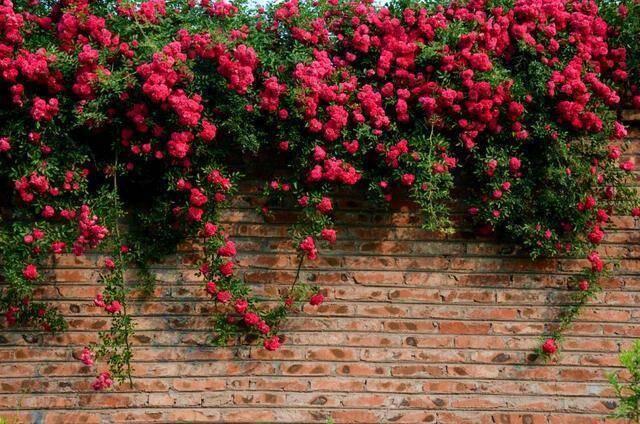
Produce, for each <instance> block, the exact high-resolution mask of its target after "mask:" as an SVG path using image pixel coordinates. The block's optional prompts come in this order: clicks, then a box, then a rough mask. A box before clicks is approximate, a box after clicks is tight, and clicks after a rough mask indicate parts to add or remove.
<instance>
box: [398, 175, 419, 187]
mask: <svg viewBox="0 0 640 424" xmlns="http://www.w3.org/2000/svg"><path fill="white" fill-rule="evenodd" d="M415 180H416V177H415V175H413V174H403V175H402V178H400V181H401V182H402V184H403V185H406V186H411V185H413V182H414V181H415Z"/></svg>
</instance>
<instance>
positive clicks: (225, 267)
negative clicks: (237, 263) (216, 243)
mask: <svg viewBox="0 0 640 424" xmlns="http://www.w3.org/2000/svg"><path fill="white" fill-rule="evenodd" d="M218 270H219V271H220V273H221V274H222V275H224V276H225V277H230V276H231V275H233V262H231V261H229V262H225V263H223V264H221V265H220V266H219V267H218Z"/></svg>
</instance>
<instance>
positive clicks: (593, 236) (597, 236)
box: [589, 225, 604, 244]
mask: <svg viewBox="0 0 640 424" xmlns="http://www.w3.org/2000/svg"><path fill="white" fill-rule="evenodd" d="M603 237H604V231H602V230H601V229H600V226H599V225H596V226H595V227H593V230H592V231H591V232H590V233H589V241H590V242H591V243H593V244H598V243H600V242H601V241H602V238H603Z"/></svg>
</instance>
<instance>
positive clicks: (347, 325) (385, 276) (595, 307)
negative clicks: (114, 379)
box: [0, 113, 640, 424]
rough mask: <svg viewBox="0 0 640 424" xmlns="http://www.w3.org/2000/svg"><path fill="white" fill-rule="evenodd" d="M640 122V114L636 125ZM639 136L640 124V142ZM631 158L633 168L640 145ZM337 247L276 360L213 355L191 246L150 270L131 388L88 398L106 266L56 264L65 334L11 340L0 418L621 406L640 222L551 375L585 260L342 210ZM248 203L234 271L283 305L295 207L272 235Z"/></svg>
mask: <svg viewBox="0 0 640 424" xmlns="http://www.w3.org/2000/svg"><path fill="white" fill-rule="evenodd" d="M626 116H627V119H629V120H634V119H635V120H637V119H639V118H640V116H639V115H638V114H635V115H634V114H630V113H629V114H627V115H626ZM637 127H639V125H637V124H636V128H637ZM630 137H631V139H632V143H631V146H630V149H629V150H628V153H627V154H628V155H631V156H632V157H635V158H636V162H640V161H639V160H637V159H638V158H639V157H640V130H638V129H634V130H632V131H630ZM338 201H339V203H341V210H343V212H342V213H340V214H339V215H338V223H339V225H338V232H339V241H338V243H337V245H336V246H335V248H334V249H333V250H331V251H323V252H322V255H321V256H320V258H319V259H318V260H317V261H315V262H312V263H310V262H306V263H305V265H304V267H303V269H302V273H301V278H302V279H303V280H305V281H312V282H315V283H317V284H319V285H320V286H321V287H323V289H324V292H325V294H326V295H327V296H328V302H327V303H325V304H324V305H322V306H320V307H317V308H316V307H311V306H308V305H307V307H306V308H305V312H304V313H303V314H302V315H299V316H296V317H293V318H291V319H290V320H289V321H288V324H287V327H286V335H287V340H286V344H285V346H284V347H283V348H282V350H280V351H278V352H267V351H265V350H263V349H261V348H257V347H234V348H218V347H211V346H207V344H206V343H207V337H208V335H209V331H208V329H210V328H211V324H210V319H209V313H210V312H211V310H212V304H211V303H210V302H207V301H206V299H205V296H204V293H203V290H202V283H201V281H199V280H198V279H197V278H196V277H195V275H194V272H193V270H192V269H189V263H190V262H191V261H192V259H193V257H192V256H193V255H192V253H191V251H192V249H193V246H190V245H186V244H185V245H184V246H182V247H181V254H180V255H177V256H174V257H170V258H166V259H165V260H163V261H162V262H161V263H160V264H158V265H156V266H154V270H155V272H156V273H157V275H158V277H159V281H158V284H157V287H156V289H155V293H154V294H153V297H152V298H151V299H150V300H144V299H141V298H138V299H137V300H135V301H132V302H131V307H130V310H131V313H132V314H133V315H134V316H135V320H136V323H137V332H136V336H135V338H134V340H133V344H134V351H135V355H134V357H135V362H134V368H135V372H134V374H135V375H134V387H133V388H130V387H129V386H128V385H127V384H122V385H120V386H119V387H118V388H117V389H116V390H115V391H112V392H107V393H95V392H93V390H92V389H91V387H90V384H91V382H92V380H93V375H94V373H95V370H94V369H91V368H89V367H85V366H83V365H82V364H81V363H80V362H79V361H77V360H76V359H75V358H74V357H73V353H74V352H75V353H76V354H77V352H78V351H79V350H80V349H81V347H82V346H84V345H85V344H88V343H90V342H92V341H95V340H96V339H97V332H98V331H100V330H104V329H106V328H108V325H109V318H108V317H107V316H105V315H103V314H101V313H99V312H98V311H97V310H96V309H97V308H95V307H93V306H92V303H91V299H92V298H93V297H94V296H95V294H96V293H97V292H99V291H100V290H101V287H100V286H99V285H97V284H96V283H95V281H96V272H95V269H94V267H95V263H96V261H98V260H100V257H99V256H98V255H89V256H88V257H84V258H75V257H72V256H67V257H63V258H61V259H60V260H59V261H58V263H57V265H56V267H55V271H53V276H54V278H55V284H51V285H48V286H46V287H42V288H41V289H40V290H39V294H40V295H41V296H42V297H44V298H48V299H51V301H52V302H54V303H56V304H57V305H58V306H59V308H60V309H61V310H62V311H63V312H64V314H65V315H66V316H67V317H68V321H69V331H67V332H66V333H64V334H61V335H58V336H54V337H52V336H42V335H40V334H38V333H30V332H26V331H22V330H11V331H3V332H2V333H0V417H4V418H8V419H9V422H12V421H11V420H13V419H15V420H17V421H18V422H27V423H31V422H35V423H40V422H43V423H58V422H64V423H86V424H89V423H103V422H123V421H126V422H135V421H139V422H183V421H186V422H194V421H198V422H248V423H255V422H281V423H290V422H291V423H294V422H295V423H298V422H318V423H325V422H327V420H328V418H329V417H331V418H332V419H333V420H334V421H335V422H345V423H357V422H362V423H378V422H394V423H417V422H428V423H491V424H493V423H498V424H502V423H505V424H506V423H523V424H560V423H562V424H571V423H576V424H577V423H580V424H583V423H601V422H604V421H605V418H604V417H606V415H607V414H608V413H610V411H611V410H612V409H613V408H614V407H615V399H613V398H612V391H611V390H610V388H609V385H608V383H607V381H606V374H607V373H608V372H611V371H615V370H616V369H617V368H616V367H617V366H618V359H617V356H618V354H619V351H620V350H621V349H622V348H625V347H626V346H628V345H629V344H630V343H631V342H632V341H633V340H634V339H635V338H637V337H639V336H640V307H639V306H638V303H639V300H640V260H639V259H640V231H639V228H640V225H639V224H638V222H636V221H634V220H633V219H632V218H630V217H615V218H614V224H615V226H616V227H617V228H616V230H615V231H614V232H611V233H609V234H608V235H607V237H606V239H605V243H604V244H603V246H602V249H601V251H602V252H603V253H604V254H605V255H607V256H610V257H615V258H618V259H620V268H619V270H618V271H617V273H616V275H615V277H614V278H610V279H607V280H605V281H603V283H602V284H603V286H604V287H605V291H604V292H603V293H601V294H600V295H599V296H598V297H597V298H596V299H595V300H594V301H593V302H592V303H591V304H590V305H589V306H588V307H587V308H585V310H584V311H583V313H582V314H581V315H580V318H579V320H578V321H577V322H576V323H575V325H574V326H573V327H572V328H571V330H570V331H569V332H568V333H567V339H566V341H565V342H564V344H563V346H564V353H563V354H562V355H561V357H560V358H559V360H558V361H556V362H554V363H552V364H546V365H545V364H540V363H535V362H532V361H531V352H532V349H533V348H535V347H536V346H537V345H538V343H539V337H540V335H541V334H542V333H543V332H544V331H545V328H546V326H547V325H548V324H549V322H550V321H552V320H553V319H554V318H555V317H556V316H557V314H558V311H559V308H560V307H561V306H562V305H563V304H564V303H566V301H567V298H568V292H567V291H566V290H565V286H566V284H565V282H566V277H567V275H569V274H570V273H571V272H573V271H576V270H578V269H579V268H580V267H582V266H583V265H584V261H580V260H571V259H547V260H540V261H537V262H532V261H530V260H529V259H528V257H527V256H526V254H523V253H522V252H519V251H518V250H517V249H514V248H513V246H506V245H501V244H498V243H496V242H495V241H493V240H489V239H478V238H474V237H472V236H471V235H470V234H469V233H468V231H466V230H465V228H464V227H462V226H460V227H458V231H456V232H455V233H454V234H452V235H449V236H444V235H442V234H435V233H433V234H432V233H426V232H424V231H422V230H420V228H419V218H418V217H417V216H416V214H415V213H414V211H413V210H412V209H411V208H409V207H401V208H400V210H399V211H398V210H397V211H395V212H393V213H391V212H385V211H382V210H372V209H371V206H370V205H367V204H366V203H364V202H362V201H355V200H353V199H352V198H351V197H345V198H342V199H340V200H338ZM255 203H256V202H255V195H254V194H253V193H252V192H251V191H250V190H245V191H244V192H243V194H242V195H240V196H238V197H237V198H236V199H235V201H234V204H233V207H231V208H230V209H229V210H228V211H226V212H225V214H224V223H225V225H226V227H227V228H228V229H229V231H230V233H231V235H232V236H233V237H234V239H235V240H236V241H237V244H238V247H239V256H238V259H239V265H240V267H239V268H240V270H241V274H242V275H243V276H244V278H246V280H247V281H249V282H250V283H251V284H252V286H254V289H255V291H256V292H258V293H261V294H264V295H266V296H275V295H277V294H278V293H279V292H282V291H283V290H285V289H286V288H287V287H288V286H289V284H291V282H292V280H293V278H294V275H295V271H296V265H297V264H296V258H295V252H294V251H293V250H292V249H291V245H290V242H289V239H288V236H287V229H288V225H289V223H290V222H291V220H292V219H293V216H292V214H291V213H290V212H288V211H286V210H281V211H275V212H276V213H275V214H276V218H275V219H274V220H273V221H272V222H265V221H264V219H263V218H262V217H261V216H259V215H258V214H257V213H256V212H255V207H254V206H255Z"/></svg>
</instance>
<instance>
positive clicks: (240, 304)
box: [234, 299, 249, 314]
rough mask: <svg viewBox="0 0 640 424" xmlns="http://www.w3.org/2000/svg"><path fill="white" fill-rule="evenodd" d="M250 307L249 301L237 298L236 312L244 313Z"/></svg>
mask: <svg viewBox="0 0 640 424" xmlns="http://www.w3.org/2000/svg"><path fill="white" fill-rule="evenodd" d="M248 307H249V302H247V301H246V300H245V299H238V300H236V303H235V305H234V308H235V310H236V312H237V313H239V314H244V313H245V312H246V310H247V308H248Z"/></svg>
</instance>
